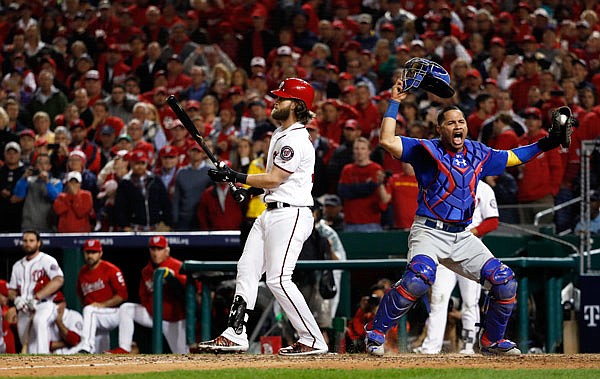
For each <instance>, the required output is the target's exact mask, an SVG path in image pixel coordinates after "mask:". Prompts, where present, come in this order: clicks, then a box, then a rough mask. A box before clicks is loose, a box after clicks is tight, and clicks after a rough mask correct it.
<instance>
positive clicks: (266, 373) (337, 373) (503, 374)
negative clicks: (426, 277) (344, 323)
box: [40, 368, 600, 379]
mask: <svg viewBox="0 0 600 379" xmlns="http://www.w3.org/2000/svg"><path fill="white" fill-rule="evenodd" d="M490 371H493V372H492V373H490ZM110 377H111V379H113V378H117V379H124V378H135V379H137V378H140V379H141V378H144V379H192V378H193V379H226V378H235V379H356V378H360V379H399V378H407V379H408V378H410V379H420V378H423V379H438V378H439V379H481V378H489V377H495V378H510V379H555V378H561V379H562V378H573V379H597V378H600V369H579V370H573V369H568V368H566V369H561V370H537V369H530V370H494V369H456V368H452V369H430V368H427V369H425V368H424V369H412V368H411V369H381V370H333V369H322V370H312V369H311V370H296V369H268V370H267V369H249V368H240V369H226V370H201V371H200V370H198V371H185V370H178V371H166V372H158V373H144V374H126V375H111V376H110ZM57 378H66V379H75V378H85V379H101V378H102V379H106V375H95V376H64V377H56V376H55V377H51V379H57ZM40 379H41V378H40ZM49 379H50V377H49Z"/></svg>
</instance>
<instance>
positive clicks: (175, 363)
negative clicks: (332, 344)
mask: <svg viewBox="0 0 600 379" xmlns="http://www.w3.org/2000/svg"><path fill="white" fill-rule="evenodd" d="M242 367H245V368H261V369H269V368H296V369H300V368H302V369H308V368H311V369H318V368H321V369H339V370H356V369H364V370H377V369H383V368H453V367H460V368H487V369H570V370H573V369H580V368H594V369H598V368H600V354H576V355H563V354H543V355H542V354H540V355H522V356H519V357H487V356H481V355H475V356H463V355H458V354H444V355H432V356H430V355H416V354H397V355H389V356H385V357H382V358H375V357H369V356H367V355H365V354H344V355H335V354H330V355H324V356H317V357H304V358H300V357H294V358H292V357H279V356H276V355H250V354H235V355H222V354H221V355H213V354H198V355H171V354H163V355H44V356H42V355H37V356H20V355H4V356H2V358H1V359H0V377H19V376H20V377H39V376H68V375H114V374H128V373H144V372H158V371H170V370H219V369H227V368H229V369H231V368H242Z"/></svg>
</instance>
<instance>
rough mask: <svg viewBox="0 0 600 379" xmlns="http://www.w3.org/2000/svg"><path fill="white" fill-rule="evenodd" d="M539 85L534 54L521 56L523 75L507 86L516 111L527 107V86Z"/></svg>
mask: <svg viewBox="0 0 600 379" xmlns="http://www.w3.org/2000/svg"><path fill="white" fill-rule="evenodd" d="M539 85H540V65H539V63H538V60H537V58H536V57H535V55H526V56H525V57H524V58H523V77H521V78H518V79H517V80H515V81H514V82H513V83H512V84H511V85H510V87H509V91H510V95H511V97H512V99H513V104H514V109H515V111H517V112H520V111H522V110H523V109H525V108H526V107H527V95H528V93H529V88H531V87H533V86H536V87H539Z"/></svg>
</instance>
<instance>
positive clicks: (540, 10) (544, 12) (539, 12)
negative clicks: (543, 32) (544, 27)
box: [533, 8, 550, 19]
mask: <svg viewBox="0 0 600 379" xmlns="http://www.w3.org/2000/svg"><path fill="white" fill-rule="evenodd" d="M533 15H534V16H542V17H545V18H547V19H550V15H549V14H548V11H547V10H546V9H544V8H538V9H536V10H535V11H533Z"/></svg>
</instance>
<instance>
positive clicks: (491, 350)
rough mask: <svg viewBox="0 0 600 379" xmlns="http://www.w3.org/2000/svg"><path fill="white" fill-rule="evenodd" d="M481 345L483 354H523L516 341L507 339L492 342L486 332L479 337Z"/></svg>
mask: <svg viewBox="0 0 600 379" xmlns="http://www.w3.org/2000/svg"><path fill="white" fill-rule="evenodd" d="M479 346H480V348H481V354H483V355H521V350H519V349H518V348H517V344H516V343H514V342H512V341H511V340H505V339H501V340H498V341H496V342H491V341H490V340H489V339H488V338H487V333H485V332H483V333H481V335H480V337H479Z"/></svg>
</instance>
